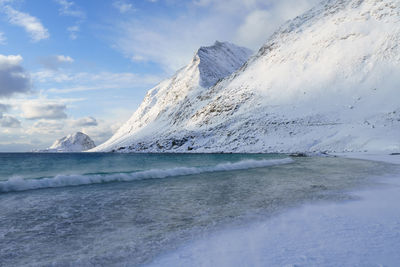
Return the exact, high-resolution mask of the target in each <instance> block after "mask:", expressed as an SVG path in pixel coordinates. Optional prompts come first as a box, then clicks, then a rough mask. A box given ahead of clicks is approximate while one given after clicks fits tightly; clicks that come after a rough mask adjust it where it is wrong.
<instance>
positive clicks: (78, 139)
mask: <svg viewBox="0 0 400 267" xmlns="http://www.w3.org/2000/svg"><path fill="white" fill-rule="evenodd" d="M95 146H96V145H95V144H94V142H93V140H92V139H90V137H89V136H88V135H86V134H84V133H81V132H77V133H74V134H70V135H67V136H64V137H63V138H60V139H58V140H56V141H55V142H54V143H53V145H52V146H51V147H49V148H47V149H45V150H41V151H39V152H83V151H86V150H89V149H92V148H94V147H95Z"/></svg>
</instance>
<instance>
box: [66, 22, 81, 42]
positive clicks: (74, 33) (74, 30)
mask: <svg viewBox="0 0 400 267" xmlns="http://www.w3.org/2000/svg"><path fill="white" fill-rule="evenodd" d="M67 31H68V32H69V38H70V39H71V40H76V39H77V38H78V32H79V31H80V27H79V25H74V26H71V27H68V28H67Z"/></svg>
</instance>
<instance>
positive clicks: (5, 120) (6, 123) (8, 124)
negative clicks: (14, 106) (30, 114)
mask: <svg viewBox="0 0 400 267" xmlns="http://www.w3.org/2000/svg"><path fill="white" fill-rule="evenodd" d="M0 126H1V127H3V128H19V127H21V122H20V121H19V120H18V119H17V118H15V117H13V116H11V115H4V116H3V117H2V118H0Z"/></svg>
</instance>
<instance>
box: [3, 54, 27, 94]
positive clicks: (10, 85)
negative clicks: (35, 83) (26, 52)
mask: <svg viewBox="0 0 400 267" xmlns="http://www.w3.org/2000/svg"><path fill="white" fill-rule="evenodd" d="M21 62H22V57H21V56H20V55H16V56H14V55H9V56H5V55H0V97H2V96H3V97H9V96H11V95H12V94H14V93H26V92H28V91H30V89H31V81H30V77H29V74H28V73H27V72H26V71H25V70H24V68H23V67H22V66H21Z"/></svg>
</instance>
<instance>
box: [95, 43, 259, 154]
mask: <svg viewBox="0 0 400 267" xmlns="http://www.w3.org/2000/svg"><path fill="white" fill-rule="evenodd" d="M252 54H253V52H252V51H251V50H249V49H247V48H244V47H238V46H236V45H234V44H231V43H227V42H218V41H217V42H215V44H214V45H212V46H210V47H201V48H200V49H199V50H198V51H197V52H196V53H195V55H194V56H193V59H192V61H191V62H190V63H189V64H188V65H187V66H186V67H184V68H182V69H180V70H179V71H178V72H177V73H176V74H175V75H174V76H172V77H171V78H170V79H167V80H165V81H163V82H161V83H160V84H158V85H157V86H156V87H154V88H153V89H151V90H150V91H149V92H148V93H147V95H146V97H145V99H144V100H143V103H142V104H141V105H140V107H139V109H138V110H137V111H136V112H135V113H134V114H133V115H132V117H131V118H130V119H129V120H128V121H127V122H126V123H125V124H124V125H123V126H122V127H121V128H120V129H119V130H118V131H117V133H116V134H115V135H114V136H113V137H112V138H111V139H110V140H108V141H107V142H105V143H104V144H102V145H100V146H99V147H96V149H95V151H103V150H104V151H109V150H112V149H114V148H120V147H121V146H123V145H125V144H126V145H128V146H129V145H130V144H131V142H132V141H131V140H132V138H133V139H137V138H139V136H141V137H149V136H152V135H158V134H159V133H163V132H165V131H167V129H168V131H171V130H172V131H180V130H181V127H182V123H184V121H186V120H188V119H190V113H193V112H195V111H196V110H198V109H199V108H200V107H201V106H202V103H206V100H205V99H204V100H202V99H201V96H202V95H204V93H205V92H207V91H208V90H209V87H211V86H212V85H214V84H215V83H216V82H218V81H219V80H221V79H223V78H225V77H227V76H229V75H230V74H232V73H233V72H235V71H236V70H238V69H239V68H240V67H241V66H243V64H244V63H245V62H246V61H247V60H248V59H249V57H250V56H251V55H252ZM110 148H111V149H110Z"/></svg>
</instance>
